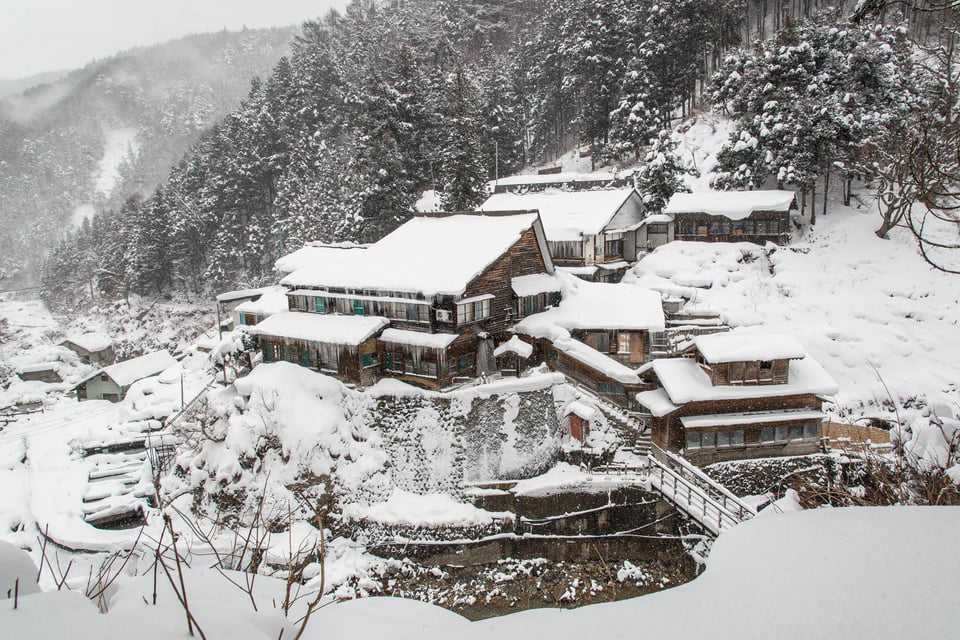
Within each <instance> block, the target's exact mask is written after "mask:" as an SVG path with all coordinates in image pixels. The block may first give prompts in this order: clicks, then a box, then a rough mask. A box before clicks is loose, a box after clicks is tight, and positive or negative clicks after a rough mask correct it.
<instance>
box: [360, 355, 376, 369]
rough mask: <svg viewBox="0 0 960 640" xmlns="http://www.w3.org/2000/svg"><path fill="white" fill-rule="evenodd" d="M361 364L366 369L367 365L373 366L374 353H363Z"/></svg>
mask: <svg viewBox="0 0 960 640" xmlns="http://www.w3.org/2000/svg"><path fill="white" fill-rule="evenodd" d="M360 366H362V367H363V368H364V369H366V368H367V367H372V366H373V354H372V353H364V354H363V355H361V356H360Z"/></svg>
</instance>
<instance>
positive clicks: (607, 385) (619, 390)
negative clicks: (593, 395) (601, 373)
mask: <svg viewBox="0 0 960 640" xmlns="http://www.w3.org/2000/svg"><path fill="white" fill-rule="evenodd" d="M597 391H599V392H600V393H603V394H607V395H622V394H623V385H622V384H614V383H612V382H601V383H600V384H598V385H597Z"/></svg>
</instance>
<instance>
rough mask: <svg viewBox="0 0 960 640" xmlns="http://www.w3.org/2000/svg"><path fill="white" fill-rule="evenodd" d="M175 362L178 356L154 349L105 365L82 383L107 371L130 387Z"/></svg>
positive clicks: (112, 378) (115, 379)
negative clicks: (135, 356) (150, 351)
mask: <svg viewBox="0 0 960 640" xmlns="http://www.w3.org/2000/svg"><path fill="white" fill-rule="evenodd" d="M175 364H177V360H176V358H174V357H173V356H172V355H170V354H169V353H167V352H166V351H154V352H153V353H147V354H144V355H142V356H140V357H138V358H132V359H130V360H124V361H123V362H117V363H115V364H112V365H110V366H109V367H104V368H103V369H100V370H99V371H97V372H96V373H94V374H92V375H90V376H87V377H86V378H84V379H83V380H82V381H81V382H80V384H83V383H84V382H87V381H88V380H91V379H93V378H95V377H97V376H98V375H100V374H101V373H105V374H107V376H109V377H110V379H111V380H113V382H114V383H115V384H116V385H117V386H118V387H129V386H130V385H131V384H133V383H134V382H136V381H137V380H143V379H144V378H149V377H150V376H155V375H157V374H158V373H160V372H161V371H163V370H164V369H169V368H170V367H172V366H173V365H175ZM78 386H79V385H78Z"/></svg>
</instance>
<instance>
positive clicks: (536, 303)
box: [523, 296, 541, 316]
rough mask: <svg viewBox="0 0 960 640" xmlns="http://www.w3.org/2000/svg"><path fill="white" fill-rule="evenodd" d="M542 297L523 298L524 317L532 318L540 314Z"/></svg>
mask: <svg viewBox="0 0 960 640" xmlns="http://www.w3.org/2000/svg"><path fill="white" fill-rule="evenodd" d="M540 311H541V307H540V296H524V297H523V315H524V316H530V315H533V314H535V313H540Z"/></svg>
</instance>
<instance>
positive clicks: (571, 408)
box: [563, 400, 597, 420]
mask: <svg viewBox="0 0 960 640" xmlns="http://www.w3.org/2000/svg"><path fill="white" fill-rule="evenodd" d="M571 413H572V414H573V415H575V416H578V417H580V418H583V419H584V420H593V417H594V416H595V415H597V410H596V408H595V407H591V406H590V405H587V404H584V403H583V402H581V401H579V400H573V401H572V402H571V403H570V404H568V405H567V408H566V409H564V410H563V415H565V416H568V415H570V414H571Z"/></svg>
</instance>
